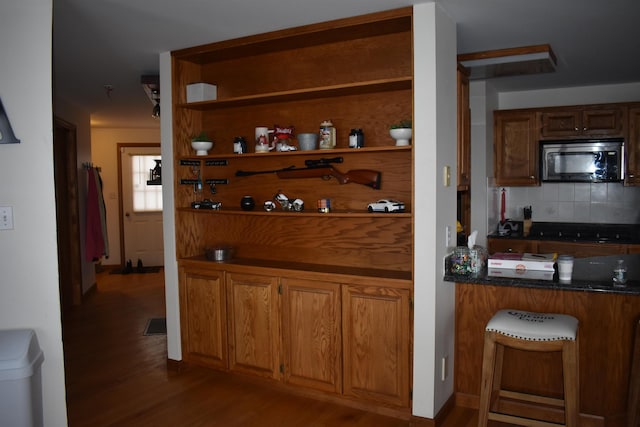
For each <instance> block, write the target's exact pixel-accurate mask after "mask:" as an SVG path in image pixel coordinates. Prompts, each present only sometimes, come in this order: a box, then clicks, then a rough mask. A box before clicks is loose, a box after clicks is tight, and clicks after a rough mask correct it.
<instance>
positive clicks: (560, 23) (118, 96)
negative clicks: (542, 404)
mask: <svg viewBox="0 0 640 427" xmlns="http://www.w3.org/2000/svg"><path fill="white" fill-rule="evenodd" d="M427 1H429V0H427ZM435 1H436V2H437V3H439V4H440V5H441V6H442V8H443V9H444V10H445V11H446V13H447V14H448V15H449V16H450V17H451V18H452V19H453V20H454V21H455V22H457V24H458V27H457V33H458V53H459V54H461V53H470V52H479V51H485V50H494V49H504V48H510V47H519V46H528V45H538V44H547V43H548V44H550V45H551V47H552V49H553V51H554V52H555V54H556V57H557V60H558V65H557V70H556V72H554V73H548V74H539V75H531V76H518V77H501V78H499V79H493V80H492V81H493V84H494V85H495V86H496V88H497V89H498V90H500V91H514V90H528V89H543V88H555V87H569V86H588V85H597V84H612V83H627V82H638V81H640V25H639V24H638V21H639V20H640V2H639V1H637V0H607V1H603V0H535V1H534V0H435ZM424 2H425V0H423V1H417V0H233V1H228V2H224V4H222V3H223V2H221V1H216V0H181V1H175V0H155V1H153V2H151V1H145V0H92V1H87V0H53V6H54V31H53V39H54V43H53V67H54V96H55V97H56V98H59V99H61V100H64V101H65V102H68V103H71V104H73V105H76V106H77V107H80V108H83V109H84V110H86V111H89V112H90V113H91V120H92V126H96V127H136V128H146V127H159V122H158V120H156V119H153V118H152V117H151V112H152V108H153V104H152V102H151V101H150V99H149V98H148V97H147V95H146V94H145V91H144V89H143V87H142V85H141V84H140V78H141V76H143V75H154V74H155V75H157V74H158V69H159V65H158V54H159V53H161V52H165V51H171V50H175V49H180V48H185V47H190V46H196V45H200V44H205V43H211V42H215V41H220V40H226V39H230V38H235V37H241V36H245V35H251V34H258V33H263V32H267V31H272V30H276V29H281V28H289V27H295V26H299V25H305V24H310V23H314V22H322V21H327V20H331V19H337V18H343V17H347V16H354V15H360V14H365V13H371V12H376V11H381V10H387V9H394V8H398V7H404V6H408V5H411V4H416V3H424Z"/></svg>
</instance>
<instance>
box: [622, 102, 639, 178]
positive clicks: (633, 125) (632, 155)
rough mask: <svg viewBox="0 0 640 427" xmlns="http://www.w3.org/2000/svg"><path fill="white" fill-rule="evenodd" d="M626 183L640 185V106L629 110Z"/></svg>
mask: <svg viewBox="0 0 640 427" xmlns="http://www.w3.org/2000/svg"><path fill="white" fill-rule="evenodd" d="M625 176H626V178H625V183H626V184H628V185H640V105H635V106H632V107H630V108H629V138H628V139H627V171H626V173H625Z"/></svg>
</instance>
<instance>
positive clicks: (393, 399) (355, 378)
mask: <svg viewBox="0 0 640 427" xmlns="http://www.w3.org/2000/svg"><path fill="white" fill-rule="evenodd" d="M409 304H410V291H408V290H405V289H393V288H379V287H373V286H371V287H368V286H355V285H344V286H343V287H342V342H343V364H344V375H343V383H344V385H343V390H344V394H345V395H346V396H355V397H359V398H364V399H368V400H373V401H377V402H382V403H385V404H392V405H396V406H401V407H408V406H409V391H410V380H409V372H410V369H409V366H410V336H411V335H410V334H411V323H410V322H411V310H410V306H409Z"/></svg>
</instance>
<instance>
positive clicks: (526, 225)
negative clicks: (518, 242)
mask: <svg viewBox="0 0 640 427" xmlns="http://www.w3.org/2000/svg"><path fill="white" fill-rule="evenodd" d="M531 224H532V221H531V220H530V219H525V220H524V221H523V222H522V235H523V236H524V237H528V236H529V233H530V232H531Z"/></svg>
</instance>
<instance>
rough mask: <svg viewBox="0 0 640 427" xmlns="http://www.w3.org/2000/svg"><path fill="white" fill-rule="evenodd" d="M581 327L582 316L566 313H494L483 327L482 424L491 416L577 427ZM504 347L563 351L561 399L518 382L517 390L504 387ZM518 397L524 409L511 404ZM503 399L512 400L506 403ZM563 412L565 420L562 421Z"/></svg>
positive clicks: (534, 426)
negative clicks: (529, 390)
mask: <svg viewBox="0 0 640 427" xmlns="http://www.w3.org/2000/svg"><path fill="white" fill-rule="evenodd" d="M578 326H579V322H578V319H576V318H575V317H573V316H569V315H567V314H555V313H534V312H529V311H524V310H516V309H503V310H499V311H498V312H496V313H495V314H494V315H493V317H492V318H491V319H490V320H489V322H488V323H487V325H486V327H485V331H484V349H483V356H482V379H481V384H480V405H479V407H478V426H479V427H487V425H488V422H489V420H492V421H499V422H501V423H508V424H512V425H513V424H515V425H519V426H527V427H551V426H566V427H578V422H579V413H580V385H579V383H580V374H579V355H578ZM505 347H507V348H512V349H516V350H520V351H526V352H532V351H533V352H561V353H562V385H563V396H562V399H558V398H556V397H552V396H548V395H544V394H537V393H532V392H525V391H518V389H519V386H518V385H517V386H516V387H515V388H514V389H503V388H502V384H501V383H502V364H503V361H504V349H505ZM517 354H518V353H512V357H518V356H517ZM512 360H513V359H512ZM522 387H524V389H525V390H526V388H527V384H522ZM541 392H542V391H541ZM514 401H516V402H522V403H523V404H524V407H523V406H520V410H517V409H516V408H515V407H514V406H513V404H511V405H509V403H508V402H514ZM503 402H507V403H506V404H505V405H503V404H502V403H503ZM560 411H561V412H560ZM559 416H561V417H562V418H563V419H564V422H562V421H560V420H559V418H560V417H559ZM552 418H553V421H552V420H551V419H552Z"/></svg>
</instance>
